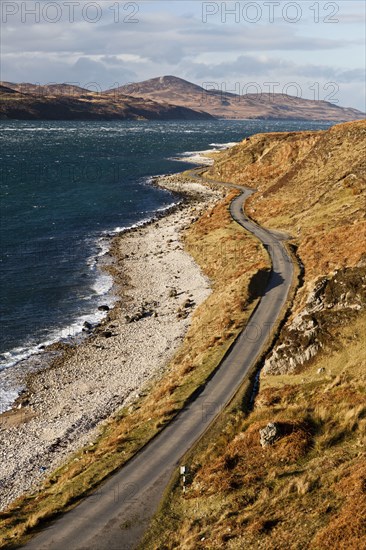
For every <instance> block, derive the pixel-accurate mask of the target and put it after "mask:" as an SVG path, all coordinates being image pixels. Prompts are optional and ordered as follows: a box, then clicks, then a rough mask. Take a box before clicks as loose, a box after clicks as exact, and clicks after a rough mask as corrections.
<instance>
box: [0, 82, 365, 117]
mask: <svg viewBox="0 0 366 550" xmlns="http://www.w3.org/2000/svg"><path fill="white" fill-rule="evenodd" d="M365 116H366V115H365V114H364V113H361V112H360V111H358V110H357V109H351V108H344V107H338V106H337V105H334V104H332V103H329V102H327V101H312V100H309V99H301V98H297V97H293V96H288V95H284V94H262V95H261V96H258V95H256V94H247V95H243V96H240V95H237V94H233V93H224V92H220V91H218V90H205V89H204V88H202V87H201V86H197V84H192V82H188V81H186V80H183V79H182V78H178V77H176V76H162V77H158V78H152V79H151V80H146V81H144V82H139V83H136V84H127V85H125V86H120V87H119V88H114V89H111V90H107V91H103V92H92V91H90V90H87V89H85V88H81V87H79V86H74V85H71V84H49V85H46V86H40V85H37V84H30V83H21V84H15V83H12V82H0V118H3V119H4V118H10V119H12V118H14V119H42V118H45V119H49V120H52V119H54V120H58V119H66V120H73V119H78V120H88V119H90V120H113V119H147V120H150V119H162V120H169V119H186V120H195V119H202V120H205V119H210V118H212V117H215V118H225V119H259V120H260V119H263V120H319V121H334V122H346V121H351V120H360V119H363V118H365Z"/></svg>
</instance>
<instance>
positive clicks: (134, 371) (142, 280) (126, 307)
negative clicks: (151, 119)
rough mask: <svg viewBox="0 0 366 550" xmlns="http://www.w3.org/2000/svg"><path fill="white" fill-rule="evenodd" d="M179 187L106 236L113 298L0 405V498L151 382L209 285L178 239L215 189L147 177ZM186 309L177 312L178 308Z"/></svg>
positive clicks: (42, 471) (38, 476)
mask: <svg viewBox="0 0 366 550" xmlns="http://www.w3.org/2000/svg"><path fill="white" fill-rule="evenodd" d="M156 184H159V185H161V186H163V187H165V188H168V189H170V190H172V191H176V192H178V193H181V194H183V195H184V197H185V200H184V201H183V203H182V204H181V205H180V206H179V207H178V208H176V209H175V210H174V211H173V212H171V213H169V214H167V215H166V216H165V217H162V218H160V219H157V220H154V221H152V222H150V223H148V224H146V225H145V226H143V227H139V228H135V229H134V230H131V231H127V232H124V233H122V234H119V235H117V236H115V237H114V238H113V240H112V242H111V247H110V250H109V252H108V253H107V260H108V261H107V262H106V266H105V269H106V270H108V271H109V272H110V273H111V274H112V275H113V277H114V281H115V286H114V291H115V293H116V294H117V297H118V300H117V303H116V305H115V307H114V308H113V309H111V310H110V311H109V312H108V314H107V317H106V319H105V320H104V321H103V322H102V323H101V324H100V325H99V326H97V327H96V328H95V329H94V330H92V331H90V334H89V335H88V336H87V338H85V339H84V340H83V341H81V342H80V343H79V344H78V345H73V346H69V349H66V350H62V351H61V352H60V351H57V350H56V351H52V350H46V352H47V351H48V353H50V354H52V353H54V354H55V356H56V357H55V359H54V360H53V361H52V362H51V363H50V365H49V366H48V367H47V368H40V369H38V370H37V369H35V370H34V372H33V373H32V374H31V375H29V373H28V374H26V373H24V372H23V373H22V369H21V365H18V367H17V369H18V377H19V381H20V383H22V384H23V385H24V386H25V388H26V389H25V391H24V392H23V393H22V395H21V396H20V398H19V399H18V400H17V401H16V404H15V407H14V408H13V410H11V411H8V412H6V413H4V414H2V415H0V460H1V463H2V468H1V474H0V489H1V490H0V495H1V496H0V507H1V509H4V508H5V507H6V506H7V505H8V504H9V503H11V502H12V501H13V500H14V499H15V498H17V497H19V496H20V495H22V494H24V493H25V492H28V491H33V490H35V489H36V488H37V485H38V484H39V483H40V482H41V481H42V480H43V478H44V476H45V475H47V473H48V472H51V471H52V470H53V469H55V468H56V467H57V466H59V465H60V464H62V462H63V461H65V459H67V457H69V456H70V455H71V454H72V453H73V452H74V451H75V450H77V449H78V448H80V447H82V446H83V445H86V444H88V443H91V442H92V441H93V440H94V439H95V438H96V436H97V434H98V432H99V430H100V427H101V425H102V423H103V422H104V421H105V420H106V419H107V418H108V417H109V416H110V415H111V414H113V413H114V412H115V411H116V410H118V409H119V408H121V407H122V406H126V405H128V404H129V403H133V402H134V401H136V400H137V399H138V398H139V396H140V394H141V392H144V391H146V388H148V386H149V384H152V383H158V381H159V379H160V378H161V376H162V375H163V373H164V370H165V368H166V366H167V364H168V363H169V360H170V359H171V358H172V356H173V355H174V353H175V351H176V350H177V349H178V347H179V345H180V343H181V342H182V340H183V339H184V335H185V333H186V331H187V328H188V326H189V324H190V319H191V316H192V313H193V312H194V310H195V308H196V307H197V306H199V305H200V304H201V303H202V302H203V301H204V300H205V299H206V298H207V296H208V295H209V294H210V281H209V280H208V279H207V278H206V277H205V276H204V275H203V273H202V272H201V270H200V268H199V267H198V266H197V265H196V264H195V262H194V261H193V259H192V258H191V256H189V255H188V254H187V253H186V252H185V251H184V247H183V243H182V237H183V235H184V231H185V230H186V229H187V227H189V225H190V224H191V223H193V222H194V221H195V220H197V219H198V218H199V216H201V215H203V213H204V212H205V210H206V209H208V208H210V207H211V206H212V205H213V203H215V202H216V201H218V200H219V199H220V198H221V196H222V193H221V191H217V190H214V189H210V188H208V187H206V186H203V185H201V184H198V183H196V182H189V181H186V180H182V179H181V178H180V177H179V176H167V177H162V178H160V179H159V181H157V182H156ZM182 308H183V310H184V311H185V315H179V314H177V312H178V311H181V310H182Z"/></svg>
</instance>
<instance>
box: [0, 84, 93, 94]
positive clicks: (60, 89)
mask: <svg viewBox="0 0 366 550" xmlns="http://www.w3.org/2000/svg"><path fill="white" fill-rule="evenodd" d="M0 85H2V86H6V87H7V88H10V89H12V90H15V91H17V92H20V93H23V94H33V95H35V96H37V97H43V96H71V97H78V96H81V95H88V94H90V93H91V92H90V90H87V89H86V88H80V86H74V85H72V84H48V85H46V86H41V85H40V84H31V83H29V82H21V83H14V82H5V81H3V82H0Z"/></svg>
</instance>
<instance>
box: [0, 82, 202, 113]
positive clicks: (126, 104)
mask: <svg viewBox="0 0 366 550" xmlns="http://www.w3.org/2000/svg"><path fill="white" fill-rule="evenodd" d="M6 84H7V85H6V86H3V85H0V120H1V119H15V120H175V119H177V120H196V119H198V120H207V119H211V118H212V117H211V115H209V114H207V113H201V112H197V111H194V110H192V109H189V108H186V107H184V106H177V105H170V104H168V103H157V102H156V101H151V100H149V99H142V98H136V97H128V96H125V95H119V97H118V98H114V97H111V96H110V95H105V94H100V93H93V92H89V91H88V90H84V91H83V90H82V88H77V87H73V86H66V85H65V86H62V85H55V86H44V87H37V86H35V85H32V84H23V85H17V84H12V83H6ZM20 90H22V91H20ZM24 90H26V91H24Z"/></svg>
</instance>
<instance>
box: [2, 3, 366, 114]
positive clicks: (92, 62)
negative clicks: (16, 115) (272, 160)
mask: <svg viewBox="0 0 366 550" xmlns="http://www.w3.org/2000/svg"><path fill="white" fill-rule="evenodd" d="M365 6H366V3H365V2H364V0H355V1H353V0H341V1H337V2H331V1H329V0H327V1H314V0H309V1H308V0H298V1H297V2H292V1H285V0H283V1H281V0H277V1H275V0H268V1H266V0H263V1H245V2H205V1H199V0H193V1H187V2H186V1H184V0H175V1H172V0H162V1H155V0H145V1H139V0H137V1H136V2H135V1H132V2H121V1H116V0H99V1H96V2H94V1H88V0H78V1H77V0H57V1H48V0H38V1H23V0H22V1H21V0H15V1H14V0H1V6H0V8H1V60H2V63H1V71H0V80H3V81H9V82H32V83H40V84H48V83H63V82H66V83H73V84H77V85H79V86H82V87H87V88H89V89H93V90H97V91H99V90H104V89H108V88H113V87H117V86H121V85H123V84H127V83H130V82H140V81H143V80H146V79H149V78H153V77H157V76H163V75H174V76H178V77H180V78H184V79H186V80H189V81H190V82H194V83H196V84H199V85H201V86H203V87H206V88H210V89H218V90H227V91H231V92H236V93H239V94H244V93H260V92H275V93H288V94H289V95H295V96H298V97H303V98H308V99H321V100H326V101H330V102H332V103H335V104H337V105H340V106H344V107H355V108H357V109H360V110H362V111H365V110H366V105H365V69H366V67H365Z"/></svg>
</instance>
